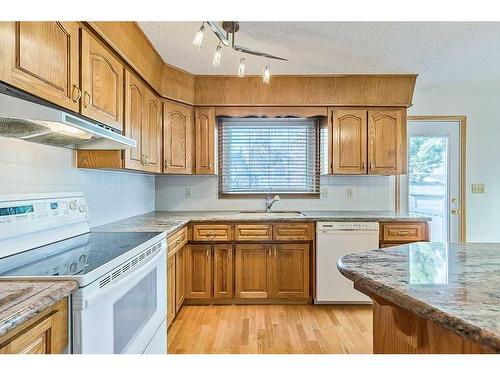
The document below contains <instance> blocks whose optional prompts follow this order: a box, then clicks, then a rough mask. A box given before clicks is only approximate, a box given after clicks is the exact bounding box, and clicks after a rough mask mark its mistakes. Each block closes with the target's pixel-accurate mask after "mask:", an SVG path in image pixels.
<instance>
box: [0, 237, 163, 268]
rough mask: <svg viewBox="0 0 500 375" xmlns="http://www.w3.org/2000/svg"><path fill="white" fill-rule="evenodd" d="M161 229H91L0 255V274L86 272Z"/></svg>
mask: <svg viewBox="0 0 500 375" xmlns="http://www.w3.org/2000/svg"><path fill="white" fill-rule="evenodd" d="M159 234H160V232H90V233H86V234H82V235H80V236H76V237H72V238H68V239H66V240H63V241H59V242H55V243H52V244H50V245H46V246H42V247H38V248H35V249H32V250H29V251H25V252H22V253H19V254H14V255H10V256H7V257H5V258H0V277H2V276H4V277H8V276H71V275H85V274H88V273H90V272H92V271H93V270H95V269H96V268H99V267H100V266H102V265H103V264H106V263H108V262H109V261H111V260H113V259H115V258H117V257H119V256H120V255H122V254H125V253H126V252H128V251H130V250H132V249H134V248H136V247H137V246H140V245H141V244H143V243H144V242H146V241H148V240H150V239H152V238H154V237H156V236H158V235H159Z"/></svg>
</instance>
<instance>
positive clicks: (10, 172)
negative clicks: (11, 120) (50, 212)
mask: <svg viewBox="0 0 500 375" xmlns="http://www.w3.org/2000/svg"><path fill="white" fill-rule="evenodd" d="M75 158H76V155H75V152H74V151H72V150H69V149H64V148H58V147H52V146H46V145H37V144H34V143H29V142H25V141H21V140H16V139H7V138H1V137H0V194H21V193H46V192H79V191H83V193H84V194H85V197H86V198H87V202H88V205H89V210H90V214H91V223H90V224H91V226H96V225H101V224H105V223H108V222H111V221H115V220H120V219H123V218H126V217H130V216H134V215H139V214H142V213H145V212H150V211H153V210H154V208H155V202H154V195H155V178H154V176H146V175H139V174H132V173H122V172H108V171H92V170H84V169H77V168H75V165H76V161H75Z"/></svg>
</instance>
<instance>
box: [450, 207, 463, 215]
mask: <svg viewBox="0 0 500 375" xmlns="http://www.w3.org/2000/svg"><path fill="white" fill-rule="evenodd" d="M461 213H462V210H460V209H458V208H453V209H452V210H451V214H452V215H460V214H461Z"/></svg>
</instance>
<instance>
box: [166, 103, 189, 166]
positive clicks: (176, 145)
mask: <svg viewBox="0 0 500 375" xmlns="http://www.w3.org/2000/svg"><path fill="white" fill-rule="evenodd" d="M193 121H194V110H193V108H192V107H187V106H183V105H179V104H175V103H171V102H165V103H164V105H163V135H164V138H163V158H164V159H165V160H164V164H163V172H164V173H177V174H191V173H193V151H194V148H193V138H194V126H193Z"/></svg>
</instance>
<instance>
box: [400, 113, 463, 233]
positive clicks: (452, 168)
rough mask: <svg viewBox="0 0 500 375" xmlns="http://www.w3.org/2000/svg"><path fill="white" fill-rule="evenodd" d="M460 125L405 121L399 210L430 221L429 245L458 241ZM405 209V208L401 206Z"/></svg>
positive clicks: (427, 121)
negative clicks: (405, 167) (404, 160)
mask: <svg viewBox="0 0 500 375" xmlns="http://www.w3.org/2000/svg"><path fill="white" fill-rule="evenodd" d="M460 152H461V148H460V121H458V120H450V121H448V120H447V121H443V120H439V121H434V120H433V121H429V120H409V121H408V154H409V155H408V164H409V165H408V175H407V176H406V178H404V179H403V180H402V183H401V187H402V194H401V197H407V199H404V198H402V199H401V201H402V202H401V203H402V209H403V210H404V209H405V208H406V210H407V212H409V213H410V214H418V215H425V216H430V217H432V221H431V222H430V223H429V226H430V238H431V241H450V242H459V241H461V220H464V218H463V217H462V216H463V215H462V207H460V203H461V200H460V196H461V191H460V188H461V184H460V181H461V176H460V160H461V155H460ZM405 204H406V205H407V206H406V207H404V205H405Z"/></svg>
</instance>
